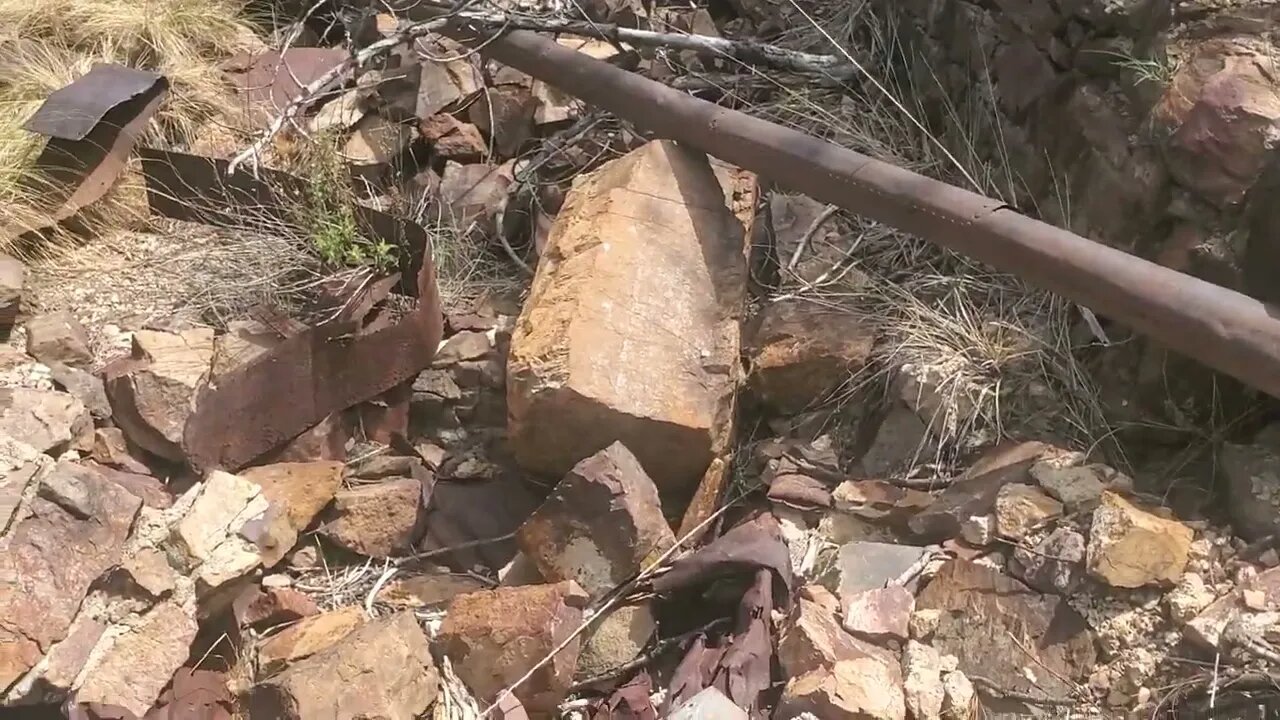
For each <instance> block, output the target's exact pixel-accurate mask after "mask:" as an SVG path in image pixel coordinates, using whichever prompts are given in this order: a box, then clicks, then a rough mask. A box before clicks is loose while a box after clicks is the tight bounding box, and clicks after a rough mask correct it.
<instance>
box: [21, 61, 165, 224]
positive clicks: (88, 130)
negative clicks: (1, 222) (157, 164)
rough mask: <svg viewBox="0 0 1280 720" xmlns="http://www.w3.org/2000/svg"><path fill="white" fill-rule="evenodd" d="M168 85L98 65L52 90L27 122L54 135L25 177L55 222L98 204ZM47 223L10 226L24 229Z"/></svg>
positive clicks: (154, 78) (158, 79)
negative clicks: (64, 85) (24, 226)
mask: <svg viewBox="0 0 1280 720" xmlns="http://www.w3.org/2000/svg"><path fill="white" fill-rule="evenodd" d="M168 88H169V83H168V81H167V80H166V79H165V78H164V77H163V76H161V75H158V74H156V73H153V72H146V71H143V70H134V69H132V68H127V67H123V66H120V65H113V64H105V63H97V64H95V65H94V66H93V68H92V69H90V71H89V72H88V73H86V74H85V75H84V76H82V77H80V78H78V79H77V80H75V81H74V82H72V83H71V84H70V85H67V86H66V87H64V88H61V89H59V90H56V91H54V92H53V93H52V94H50V95H49V97H48V99H46V100H45V102H44V104H42V105H41V106H40V108H39V109H38V110H36V112H35V114H34V115H32V116H31V117H30V118H29V119H28V120H27V122H26V124H24V125H23V127H24V128H25V129H27V130H29V131H31V132H34V133H39V134H42V135H47V136H49V140H48V142H47V143H46V144H45V147H44V149H43V150H42V151H41V152H40V155H39V157H37V158H36V163H35V166H36V169H37V171H38V172H36V173H33V174H31V175H29V176H28V177H27V178H26V179H24V182H26V183H27V185H28V186H29V187H30V189H31V190H32V191H33V192H34V194H35V195H36V197H38V198H39V199H40V201H41V202H42V203H44V207H43V208H41V210H43V211H44V212H46V213H48V217H49V221H50V222H51V223H57V222H60V221H63V220H66V219H67V218H69V217H71V216H72V215H74V214H75V213H77V212H79V211H80V210H81V209H82V208H84V207H86V206H88V205H90V204H92V203H94V202H96V201H97V200H99V199H100V198H101V197H102V196H103V195H105V194H106V192H107V190H109V189H110V188H111V186H112V185H113V184H115V181H116V179H117V178H118V177H119V176H120V173H121V172H122V171H123V170H124V166H125V163H126V162H127V161H128V159H129V153H130V152H131V151H132V150H133V146H134V145H135V144H136V143H137V141H138V138H139V137H141V136H142V133H143V131H144V130H146V127H147V123H148V122H150V121H151V118H152V116H153V115H155V113H156V110H158V109H159V107H160V103H161V102H162V101H163V100H164V96H165V93H166V92H167V90H168ZM42 229H44V228H9V230H8V232H6V233H5V234H15V235H16V234H20V233H21V232H25V231H30V230H37V231H38V230H42Z"/></svg>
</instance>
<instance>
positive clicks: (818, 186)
mask: <svg viewBox="0 0 1280 720" xmlns="http://www.w3.org/2000/svg"><path fill="white" fill-rule="evenodd" d="M446 34H448V35H450V36H452V37H454V38H455V39H458V40H460V41H462V42H464V43H466V44H469V45H471V46H472V47H476V48H480V51H481V53H482V54H484V55H486V56H488V57H491V58H493V59H494V60H497V61H499V62H501V63H504V64H506V65H510V66H511V67H514V68H516V69H519V70H521V71H523V72H526V73H528V74H530V75H532V76H533V77H535V78H538V79H540V80H543V81H545V82H548V83H550V84H552V85H554V86H555V87H557V88H560V89H561V90H563V91H565V92H568V93H571V94H573V95H575V96H577V97H579V98H581V99H583V100H585V101H586V102H588V103H591V104H593V105H596V106H599V107H601V108H604V109H606V110H609V111H611V112H613V113H616V114H617V115H618V116H620V117H622V118H625V119H627V120H629V121H631V122H633V123H634V124H635V125H637V126H638V127H640V128H641V129H643V130H647V131H649V132H652V133H654V134H656V135H658V136H660V137H664V138H669V139H673V140H676V141H679V142H684V143H687V144H689V145H690V146H692V147H695V148H697V149H699V150H701V151H703V152H706V153H708V154H710V155H714V156H715V157H718V158H720V159H722V160H725V161H727V162H731V163H733V164H735V165H738V166H739V167H743V168H746V169H749V170H754V171H756V172H759V173H761V174H762V175H766V176H767V177H768V178H769V179H770V180H772V181H774V182H776V183H778V184H780V185H782V186H784V187H786V188H788V189H790V190H794V191H799V192H803V193H805V194H807V195H809V196H811V197H813V198H814V199H816V200H821V201H824V202H828V203H832V204H835V205H838V206H840V207H842V208H845V209H847V210H850V211H853V212H857V213H860V214H862V215H865V216H867V217H870V218H875V219H877V220H879V221H881V222H884V223H887V224H889V225H893V226H894V227H897V228H899V229H901V230H903V231H906V232H909V233H912V234H915V235H918V236H920V237H922V238H925V239H928V240H930V241H933V242H936V243H938V244H939V245H942V246H944V247H947V248H950V249H952V250H955V251H957V252H960V253H963V254H965V255H968V256H970V257H973V258H975V259H977V260H980V261H982V262H985V263H987V264H989V265H991V266H992V267H994V268H997V269H999V270H1002V271H1005V272H1009V273H1013V274H1016V275H1018V276H1020V277H1022V278H1023V279H1025V280H1026V281H1028V282H1030V283H1032V284H1034V285H1037V286H1039V287H1041V288H1044V289H1046V290H1050V291H1053V292H1056V293H1058V294H1060V295H1063V296H1064V297H1067V298H1070V299H1071V300H1074V301H1075V302H1078V303H1080V304H1082V305H1084V306H1086V307H1088V308H1090V309H1092V310H1094V311H1095V312H1097V313H1099V314H1102V315H1105V316H1108V317H1110V318H1112V319H1114V320H1117V321H1119V322H1121V323H1124V324H1126V325H1128V326H1129V327H1131V328H1133V329H1135V330H1137V331H1139V332H1141V333H1144V334H1146V335H1148V336H1150V337H1151V338H1153V339H1155V340H1157V341H1159V342H1160V343H1162V344H1164V345H1165V346H1167V347H1169V348H1171V349H1174V350H1177V351H1179V352H1182V353H1184V354H1186V355H1187V356H1189V357H1192V358H1195V359H1197V360H1199V361H1200V362H1203V363H1204V364H1206V365H1208V366H1210V367H1212V368H1214V369H1217V370H1219V371H1222V372H1224V373H1227V374H1229V375H1232V376H1235V377H1237V378H1239V379H1240V380H1243V381H1244V382H1246V383H1248V384H1250V385H1253V386H1254V387H1256V388H1258V389H1260V390H1263V391H1265V392H1267V393H1269V394H1271V395H1273V396H1276V397H1280V319H1277V314H1280V310H1278V309H1276V308H1273V307H1270V306H1268V305H1266V304H1264V303H1262V302H1260V301H1258V300H1256V299H1254V298H1251V297H1248V296H1246V295H1243V294H1241V293H1237V292H1234V291H1232V290H1228V289H1226V288H1223V287H1219V286H1217V285H1213V284H1212V283H1208V282H1204V281H1202V280H1199V279H1197V278H1193V277H1191V276H1189V275H1185V274H1183V273H1179V272H1176V271H1174V270H1171V269H1169V268H1165V267H1162V266H1160V265H1157V264H1155V263H1152V262H1149V261H1147V260H1143V259H1141V258H1138V257H1135V256H1133V255H1129V254H1127V253H1124V252H1122V251H1120V250H1117V249H1115V248H1111V247H1107V246H1105V245H1101V244H1099V243H1095V242H1092V241H1090V240H1087V239H1085V238H1083V237H1080V236H1079V235H1075V234H1073V233H1070V232H1068V231H1066V230H1062V229H1059V228H1056V227H1053V226H1052V225H1049V224H1047V223H1043V222H1040V221H1038V220H1033V219H1031V218H1028V217H1026V216H1024V215H1020V214H1019V213H1017V212H1015V211H1014V210H1012V209H1011V208H1009V207H1008V206H1006V205H1004V204H1003V203H1001V202H1000V201H998V200H994V199H991V198H988V197H983V196H981V195H978V194H976V193H972V192H969V191H967V190H963V189H960V188H957V187H955V186H952V185H948V184H946V183H943V182H940V181H937V180H933V179H931V178H927V177H924V176H922V175H918V174H916V173H913V172H910V171H908V170H904V169H902V168H898V167H895V166H893V165H890V164H887V163H884V162H880V161H878V160H875V159H872V158H869V157H867V156H865V155H861V154H859V153H856V152H853V151H851V150H847V149H844V148H841V147H839V146H836V145H833V144H831V143H828V142H824V141H822V140H818V139H816V138H813V137H810V136H808V135H805V134H804V133H800V132H797V131H794V130H790V129H787V128H784V127H781V126H779V125H775V124H773V123H770V122H767V121H764V120H760V119H758V118H753V117H751V116H749V115H746V114H744V113H741V112H738V111H735V110H730V109H727V108H722V107H719V106H717V105H714V104H712V103H709V102H706V101H703V100H699V99H697V98H694V97H691V96H689V95H686V94H684V93H682V92H680V91H678V90H674V89H672V88H669V87H666V86H664V85H661V84H659V83H657V82H654V81H652V80H649V79H647V78H643V77H640V76H639V75H635V74H632V73H629V72H626V71H625V70H621V69H619V68H616V67H613V66H612V65H609V64H608V63H604V62H600V61H598V60H593V59H591V58H589V57H587V56H585V55H583V54H582V53H578V52H575V51H574V50H572V49H569V48H565V47H563V46H561V45H558V44H557V43H555V42H554V41H552V40H549V39H547V38H543V37H541V36H538V35H536V34H534V33H532V32H526V31H512V32H508V33H506V34H504V35H502V36H501V37H498V38H496V39H493V38H492V37H491V35H492V33H490V32H488V31H485V30H478V29H469V28H466V27H454V28H451V29H448V30H446Z"/></svg>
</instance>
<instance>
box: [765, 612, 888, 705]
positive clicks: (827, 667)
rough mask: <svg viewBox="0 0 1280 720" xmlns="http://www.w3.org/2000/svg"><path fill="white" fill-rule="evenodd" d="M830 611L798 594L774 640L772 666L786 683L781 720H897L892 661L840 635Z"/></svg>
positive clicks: (883, 654)
mask: <svg viewBox="0 0 1280 720" xmlns="http://www.w3.org/2000/svg"><path fill="white" fill-rule="evenodd" d="M819 590H820V589H819ZM823 592H825V591H820V592H819V593H818V595H817V597H821V595H822V593H823ZM832 600H834V599H832ZM833 610H834V608H832V607H830V606H828V605H827V604H824V603H823V602H818V601H813V600H809V599H806V598H805V597H804V595H803V594H802V596H801V598H800V600H799V601H798V602H797V603H796V605H795V607H794V608H793V609H792V612H791V615H790V617H789V618H788V619H787V622H786V624H785V625H784V626H783V629H782V634H781V638H780V640H779V641H778V661H779V663H780V664H781V665H782V670H783V674H784V676H785V677H789V678H791V680H790V681H789V682H788V683H787V688H786V690H785V691H784V692H783V697H782V700H781V701H780V702H779V711H780V712H781V711H784V710H785V712H786V713H788V714H786V715H783V717H794V716H795V714H796V713H800V712H812V713H814V715H815V716H817V717H851V718H874V719H875V720H903V719H904V718H905V717H906V706H905V703H904V699H903V695H902V672H901V669H900V668H899V664H898V660H897V658H895V657H894V656H893V655H892V654H891V653H889V652H888V651H886V650H881V649H880V648H878V647H876V646H874V645H871V644H870V643H866V642H863V641H861V640H858V639H857V638H855V637H853V636H852V635H849V634H848V633H846V632H845V631H844V630H843V629H842V628H841V627H840V624H839V622H837V621H836V618H835V615H834V612H833Z"/></svg>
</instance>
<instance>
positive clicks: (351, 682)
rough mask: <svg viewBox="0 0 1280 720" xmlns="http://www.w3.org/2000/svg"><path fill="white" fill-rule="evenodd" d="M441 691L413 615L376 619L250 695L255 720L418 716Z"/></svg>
mask: <svg viewBox="0 0 1280 720" xmlns="http://www.w3.org/2000/svg"><path fill="white" fill-rule="evenodd" d="M439 691H440V676H439V674H438V673H437V672H436V668H435V663H434V661H433V660H432V659H431V651H430V649H429V648H428V646H427V636H426V634H424V633H423V632H422V628H421V627H419V626H418V623H417V621H416V620H414V617H413V613H411V612H402V613H397V614H395V615H391V616H389V617H385V618H380V619H378V620H374V621H372V622H370V623H368V624H367V625H365V626H364V627H362V628H360V629H359V630H356V631H355V632H353V633H351V634H350V635H348V636H347V637H346V638H345V639H344V640H343V642H341V643H339V644H337V645H334V646H333V647H331V648H329V649H328V650H326V651H325V652H323V653H320V654H318V655H315V656H312V657H310V658H308V659H306V660H302V661H300V662H298V663H295V664H294V665H292V666H290V667H289V668H288V669H287V670H285V671H284V672H282V673H280V674H279V675H276V676H275V677H272V678H270V679H268V680H266V681H264V682H261V683H259V684H258V685H256V686H255V687H254V688H253V690H251V691H250V693H249V701H248V717H249V718H250V719H251V720H259V719H260V720H307V719H308V718H320V717H333V718H384V719H385V720H413V719H414V718H417V717H420V716H421V715H422V713H423V712H424V711H426V709H427V708H428V707H429V706H430V705H431V703H432V702H433V701H434V700H435V698H436V695H437V694H438V693H439Z"/></svg>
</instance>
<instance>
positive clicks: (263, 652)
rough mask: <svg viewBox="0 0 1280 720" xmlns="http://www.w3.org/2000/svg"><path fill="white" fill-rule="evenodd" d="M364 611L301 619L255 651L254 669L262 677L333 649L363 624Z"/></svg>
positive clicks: (343, 611)
mask: <svg viewBox="0 0 1280 720" xmlns="http://www.w3.org/2000/svg"><path fill="white" fill-rule="evenodd" d="M364 622H365V617H364V610H362V609H360V608H358V607H348V608H342V609H341V610H334V611H332V612H327V613H321V614H319V615H312V616H309V617H305V618H303V619H301V620H299V621H298V622H297V624H294V625H290V626H289V627H287V628H285V629H284V630H281V631H280V632H279V633H277V634H275V635H272V636H271V637H270V638H268V639H267V641H266V642H264V643H263V644H262V647H260V648H258V668H259V669H260V670H261V671H262V672H263V673H266V674H270V673H273V672H276V671H278V670H280V669H282V668H284V667H285V666H286V665H288V664H289V663H292V662H296V661H298V660H301V659H303V658H307V657H311V656H312V655H315V654H316V653H319V652H323V651H324V650H327V649H328V648H330V647H333V646H334V645H335V644H336V643H337V642H338V641H340V640H342V639H343V638H345V637H347V636H348V635H350V634H351V633H352V632H353V631H354V630H355V629H356V628H358V627H360V626H362V625H364Z"/></svg>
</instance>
